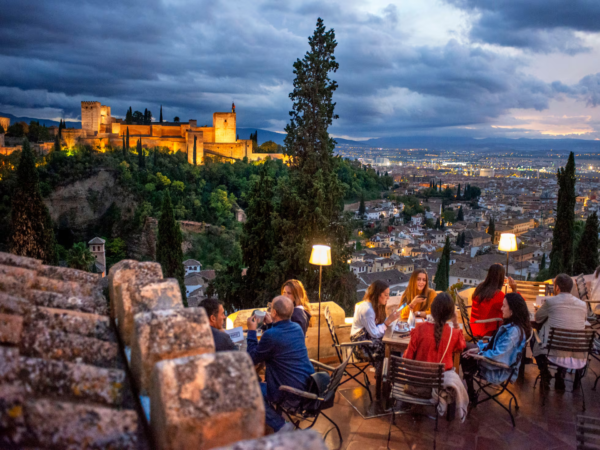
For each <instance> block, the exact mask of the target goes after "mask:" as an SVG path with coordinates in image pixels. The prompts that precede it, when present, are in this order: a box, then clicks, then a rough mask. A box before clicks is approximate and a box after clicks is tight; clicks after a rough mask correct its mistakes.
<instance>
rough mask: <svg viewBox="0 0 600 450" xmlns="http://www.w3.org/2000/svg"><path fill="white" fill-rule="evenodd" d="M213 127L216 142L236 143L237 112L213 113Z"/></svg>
mask: <svg viewBox="0 0 600 450" xmlns="http://www.w3.org/2000/svg"><path fill="white" fill-rule="evenodd" d="M213 127H214V129H215V140H214V142H215V143H219V144H220V143H225V142H227V143H232V142H233V143H235V142H236V140H237V137H236V130H237V128H236V116H235V113H223V112H216V113H214V114H213Z"/></svg>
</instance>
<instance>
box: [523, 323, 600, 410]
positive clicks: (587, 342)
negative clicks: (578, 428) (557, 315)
mask: <svg viewBox="0 0 600 450" xmlns="http://www.w3.org/2000/svg"><path fill="white" fill-rule="evenodd" d="M533 334H534V335H535V339H536V341H537V343H538V344H539V345H542V340H541V339H540V336H539V335H538V333H537V331H536V330H534V332H533ZM595 335H596V332H595V331H594V330H566V329H564V328H554V327H552V328H550V333H549V335H548V345H546V349H547V350H548V355H550V354H551V352H552V350H558V351H561V350H562V351H567V352H572V353H575V354H577V353H579V354H581V358H580V359H587V362H586V364H585V367H583V369H579V370H583V374H582V376H581V383H580V385H579V387H580V388H581V396H582V397H583V411H585V393H584V391H583V378H584V377H585V374H586V372H587V369H588V367H589V365H590V360H591V355H592V351H593V348H594V336H595ZM548 363H549V366H550V367H553V368H558V367H561V366H559V365H558V364H555V363H553V362H552V361H550V360H549V361H548ZM539 379H540V375H538V376H537V378H536V379H535V383H533V388H534V389H535V386H536V384H537V382H538V380H539ZM565 381H570V380H565ZM540 386H541V387H542V388H541V391H542V406H544V405H545V404H546V388H545V387H544V383H540Z"/></svg>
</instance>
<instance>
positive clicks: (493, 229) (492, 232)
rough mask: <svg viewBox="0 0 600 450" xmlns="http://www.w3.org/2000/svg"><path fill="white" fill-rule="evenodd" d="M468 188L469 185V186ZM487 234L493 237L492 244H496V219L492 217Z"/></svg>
mask: <svg viewBox="0 0 600 450" xmlns="http://www.w3.org/2000/svg"><path fill="white" fill-rule="evenodd" d="M467 188H468V185H467ZM487 234H489V235H490V236H491V237H492V244H495V243H496V223H495V222H494V217H492V216H490V222H489V224H488V229H487Z"/></svg>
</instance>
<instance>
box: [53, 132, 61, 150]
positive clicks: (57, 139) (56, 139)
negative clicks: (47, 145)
mask: <svg viewBox="0 0 600 450" xmlns="http://www.w3.org/2000/svg"><path fill="white" fill-rule="evenodd" d="M54 151H55V152H60V137H59V136H58V134H57V135H56V136H54Z"/></svg>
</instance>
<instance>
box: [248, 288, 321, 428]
mask: <svg viewBox="0 0 600 450" xmlns="http://www.w3.org/2000/svg"><path fill="white" fill-rule="evenodd" d="M293 312H294V303H293V302H292V301H291V300H290V299H289V298H287V297H284V296H283V295H280V296H278V297H275V299H273V306H272V309H271V318H272V319H273V326H272V327H271V328H270V329H268V330H267V331H265V332H264V333H263V335H262V338H261V340H260V342H258V340H257V339H256V326H257V321H256V318H255V317H254V316H252V317H250V318H249V319H248V353H249V354H250V356H251V357H252V361H253V362H254V364H255V365H256V364H260V363H261V362H265V363H266V376H265V378H266V384H265V383H261V384H260V388H261V390H262V393H263V397H264V399H265V411H266V421H267V425H269V426H270V427H271V428H273V430H275V431H276V432H277V431H280V430H283V431H288V430H293V429H294V427H293V425H292V424H286V423H285V420H284V419H283V417H282V416H281V415H280V414H279V413H277V412H276V411H275V409H274V408H273V407H272V406H271V405H270V403H279V402H281V401H284V399H285V392H283V391H280V390H279V386H282V385H286V386H291V387H293V388H297V389H301V390H306V388H307V385H308V381H309V378H310V376H311V375H312V374H313V373H314V369H313V366H312V364H311V363H310V360H309V359H308V352H307V350H306V342H305V341H304V332H303V331H302V328H301V327H300V325H298V324H297V323H294V322H292V321H291V320H290V318H291V317H292V314H293ZM284 425H285V426H284Z"/></svg>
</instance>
